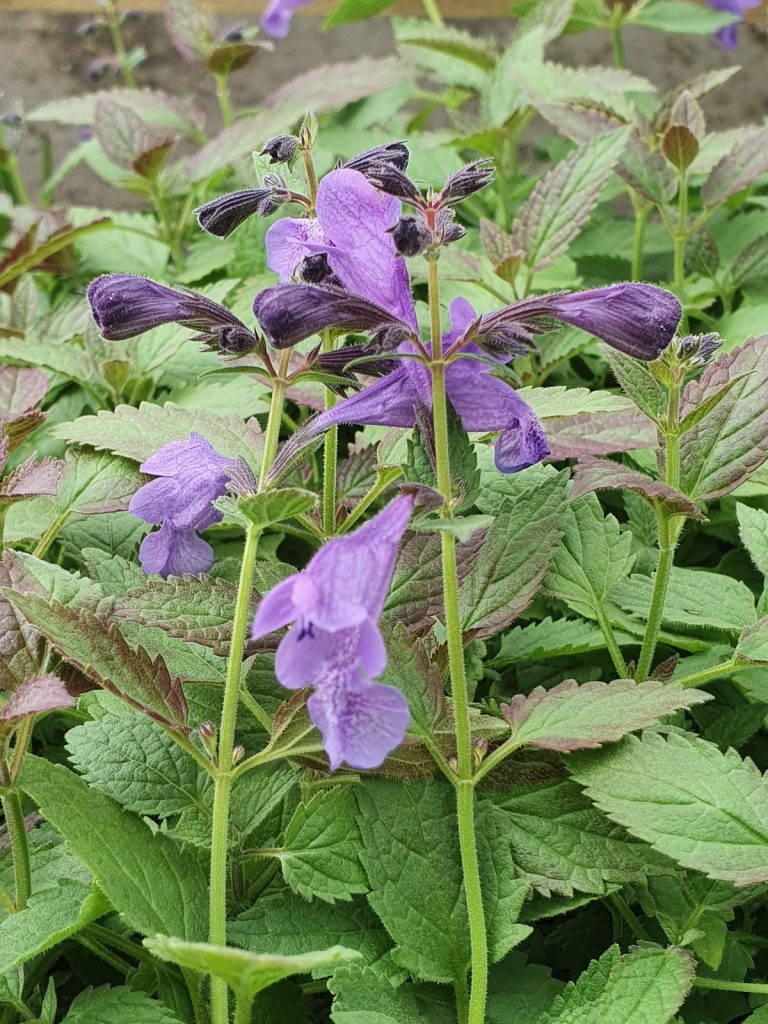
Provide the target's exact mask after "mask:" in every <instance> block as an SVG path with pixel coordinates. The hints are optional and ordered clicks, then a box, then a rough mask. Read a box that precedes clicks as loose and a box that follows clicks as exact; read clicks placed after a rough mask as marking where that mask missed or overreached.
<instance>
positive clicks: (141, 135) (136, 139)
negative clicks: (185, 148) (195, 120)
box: [94, 98, 180, 177]
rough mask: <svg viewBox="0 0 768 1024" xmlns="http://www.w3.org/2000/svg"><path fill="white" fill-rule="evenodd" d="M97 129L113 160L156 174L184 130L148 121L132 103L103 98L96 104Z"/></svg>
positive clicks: (126, 166)
mask: <svg viewBox="0 0 768 1024" xmlns="http://www.w3.org/2000/svg"><path fill="white" fill-rule="evenodd" d="M94 132H95V134H96V138H97V139H98V141H99V144H100V145H101V148H102V149H103V150H104V152H105V153H106V154H107V156H108V157H109V159H110V160H112V161H113V163H116V164H117V165H118V167H123V168H125V169H126V170H129V171H130V170H133V171H135V172H136V173H137V174H142V175H145V176H146V177H152V176H153V175H154V174H155V173H156V172H157V171H158V170H159V169H160V167H161V166H162V164H163V163H164V161H165V159H166V158H167V156H168V155H169V153H170V150H171V147H172V146H173V144H174V143H175V142H177V141H178V139H179V138H180V133H179V132H175V131H174V130H173V129H171V128H168V127H163V126H162V125H152V124H147V123H146V122H145V121H143V120H142V119H141V117H139V115H138V114H136V113H134V111H133V110H131V109H130V107H127V106H123V105H122V104H120V103H115V102H114V101H113V100H110V99H106V98H102V99H100V100H99V101H98V103H97V104H96V118H95V121H94Z"/></svg>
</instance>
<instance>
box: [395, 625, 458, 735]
mask: <svg viewBox="0 0 768 1024" xmlns="http://www.w3.org/2000/svg"><path fill="white" fill-rule="evenodd" d="M380 627H381V632H382V635H383V637H384V643H385V645H386V648H387V667H386V668H385V669H384V671H383V672H382V674H381V676H380V677H379V678H380V680H381V682H382V683H388V684H389V685H390V686H396V687H397V689H398V690H400V692H401V693H403V694H405V697H406V699H407V701H408V707H409V708H410V711H411V724H410V727H409V728H410V729H411V731H412V732H417V733H419V734H420V735H427V736H431V735H432V734H433V732H434V728H435V726H436V725H437V723H438V721H439V720H440V718H441V717H442V714H443V707H444V703H445V698H444V694H443V681H442V677H441V674H440V669H439V668H438V666H437V665H435V664H432V663H431V662H430V660H429V655H428V654H427V651H426V648H425V646H424V642H423V641H422V640H419V639H416V638H409V636H408V632H407V630H406V628H405V626H404V625H403V624H402V622H397V623H395V625H394V627H390V626H388V625H387V622H386V620H383V621H382V622H381V623H380Z"/></svg>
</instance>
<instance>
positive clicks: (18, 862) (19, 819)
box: [0, 789, 32, 910]
mask: <svg viewBox="0 0 768 1024" xmlns="http://www.w3.org/2000/svg"><path fill="white" fill-rule="evenodd" d="M0 800H2V805H3V813H4V814H5V825H6V828H7V829H8V837H9V839H10V841H11V857H12V858H13V877H14V885H15V888H16V899H15V909H16V910H23V909H24V907H25V906H26V905H27V900H28V899H29V897H30V896H31V895H32V867H31V865H30V861H29V842H28V841H27V829H26V826H25V824H24V812H23V811H22V809H21V800H20V798H19V794H18V792H17V791H16V790H15V789H6V790H5V791H4V792H3V794H2V796H1V797H0Z"/></svg>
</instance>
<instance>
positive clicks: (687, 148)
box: [661, 124, 699, 171]
mask: <svg viewBox="0 0 768 1024" xmlns="http://www.w3.org/2000/svg"><path fill="white" fill-rule="evenodd" d="M661 149H662V152H663V153H664V156H665V157H666V158H667V160H669V162H670V163H671V164H672V165H673V166H674V167H676V168H677V170H678V171H685V170H687V169H688V168H689V167H690V165H691V164H692V163H693V161H694V160H695V159H696V156H697V155H698V152H699V143H698V140H697V138H696V136H695V135H694V134H693V132H692V131H691V130H690V128H688V126H687V125H684V124H671V125H670V126H669V128H667V130H666V131H665V132H664V134H663V135H662V137H661Z"/></svg>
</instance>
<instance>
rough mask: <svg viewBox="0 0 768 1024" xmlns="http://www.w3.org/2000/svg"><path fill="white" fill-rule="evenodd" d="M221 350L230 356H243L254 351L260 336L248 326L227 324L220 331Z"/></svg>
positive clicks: (219, 347) (219, 346)
mask: <svg viewBox="0 0 768 1024" xmlns="http://www.w3.org/2000/svg"><path fill="white" fill-rule="evenodd" d="M218 342H219V344H218V349H219V352H222V353H224V354H225V355H230V356H242V355H245V354H246V353H247V352H253V350H254V349H255V348H256V347H257V345H258V338H257V337H256V336H255V334H253V332H252V331H249V330H248V328H247V327H237V326H235V325H234V324H233V325H231V326H230V325H227V326H225V327H222V328H221V329H220V330H219V331H218Z"/></svg>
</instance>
